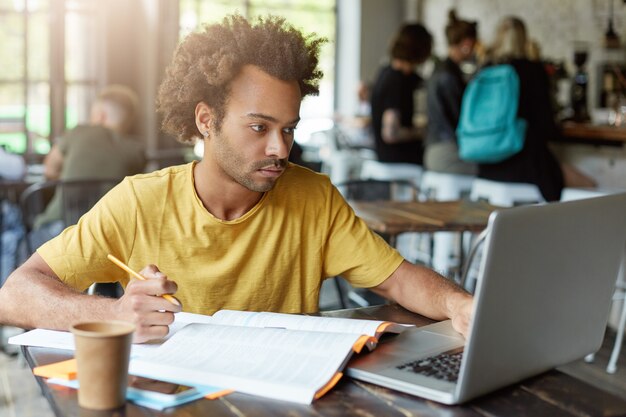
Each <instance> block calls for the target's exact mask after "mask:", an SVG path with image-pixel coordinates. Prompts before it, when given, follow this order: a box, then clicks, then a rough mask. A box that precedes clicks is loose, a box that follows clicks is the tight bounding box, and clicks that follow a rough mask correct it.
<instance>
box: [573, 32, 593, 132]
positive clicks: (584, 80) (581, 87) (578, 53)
mask: <svg viewBox="0 0 626 417" xmlns="http://www.w3.org/2000/svg"><path fill="white" fill-rule="evenodd" d="M588 57H589V51H588V47H587V44H585V43H576V45H575V46H574V65H576V71H575V72H574V78H573V79H572V89H571V105H572V112H573V115H572V118H573V119H574V121H576V122H587V121H589V110H588V109H587V90H588V85H589V74H588V73H587V71H586V70H585V63H586V62H587V58H588Z"/></svg>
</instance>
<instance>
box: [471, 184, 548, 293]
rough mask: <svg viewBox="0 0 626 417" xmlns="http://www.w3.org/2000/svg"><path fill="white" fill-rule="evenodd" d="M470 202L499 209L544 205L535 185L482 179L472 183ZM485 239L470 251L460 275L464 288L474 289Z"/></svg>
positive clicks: (475, 243)
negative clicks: (490, 205) (498, 207)
mask: <svg viewBox="0 0 626 417" xmlns="http://www.w3.org/2000/svg"><path fill="white" fill-rule="evenodd" d="M470 200H474V201H477V200H487V201H488V202H489V204H493V205H495V206H501V207H513V206H516V205H521V204H530V203H544V202H545V199H544V198H543V196H542V195H541V192H540V191H539V187H537V186H536V185H535V184H528V183H522V182H503V181H492V180H487V179H484V178H476V179H475V180H474V182H473V183H472V190H471V192H470ZM485 237H486V232H485V234H481V239H477V240H476V241H475V242H474V243H473V244H472V247H471V249H470V254H469V255H468V257H467V260H466V264H465V265H464V268H463V269H464V270H463V272H462V275H461V282H462V284H463V285H464V286H466V288H475V286H476V279H477V277H478V262H475V261H476V260H478V259H480V258H481V257H482V247H481V244H482V241H483V240H484V239H485Z"/></svg>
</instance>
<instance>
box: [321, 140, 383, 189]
mask: <svg viewBox="0 0 626 417" xmlns="http://www.w3.org/2000/svg"><path fill="white" fill-rule="evenodd" d="M342 135H344V134H343V133H342V132H341V131H340V129H338V128H333V129H329V130H323V131H319V132H315V133H313V134H312V135H311V136H312V137H315V138H316V140H318V141H319V142H322V143H324V145H323V146H322V147H321V149H320V159H321V160H322V172H324V173H326V174H328V176H329V177H330V181H331V182H332V183H333V184H340V183H344V182H346V181H350V180H355V179H359V175H360V172H361V164H362V163H363V160H364V159H366V158H374V157H375V156H376V154H375V153H374V151H373V150H369V149H355V148H350V147H349V146H347V145H346V144H345V143H343V142H345V141H343V140H342V139H341V137H342ZM318 137H319V138H320V139H317V138H318Z"/></svg>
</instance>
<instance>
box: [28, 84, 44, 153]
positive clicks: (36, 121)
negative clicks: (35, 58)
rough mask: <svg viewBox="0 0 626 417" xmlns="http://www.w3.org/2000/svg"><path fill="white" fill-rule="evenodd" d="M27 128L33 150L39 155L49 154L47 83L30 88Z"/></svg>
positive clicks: (32, 85) (30, 86)
mask: <svg viewBox="0 0 626 417" xmlns="http://www.w3.org/2000/svg"><path fill="white" fill-rule="evenodd" d="M26 127H27V129H28V132H29V135H30V138H31V141H32V142H33V149H34V150H35V151H36V152H39V153H42V152H47V150H48V148H49V146H48V145H49V141H48V137H49V136H50V84H49V83H47V82H40V83H33V84H29V86H28V107H27V113H26ZM42 145H43V148H42Z"/></svg>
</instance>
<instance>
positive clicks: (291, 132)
mask: <svg viewBox="0 0 626 417" xmlns="http://www.w3.org/2000/svg"><path fill="white" fill-rule="evenodd" d="M295 130H296V128H295V127H286V128H284V129H283V133H285V134H287V135H293V132H294V131H295Z"/></svg>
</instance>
